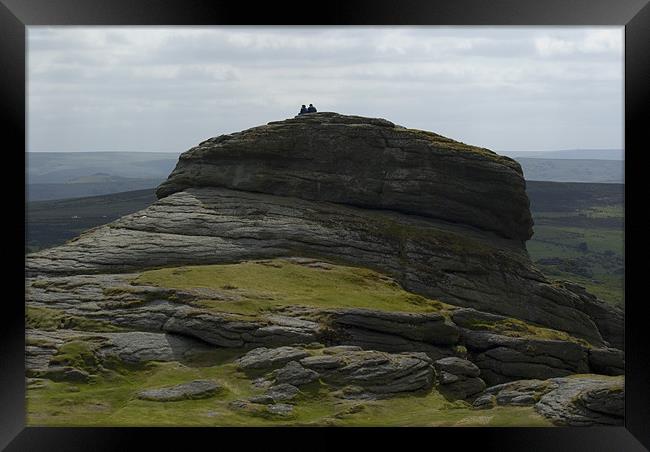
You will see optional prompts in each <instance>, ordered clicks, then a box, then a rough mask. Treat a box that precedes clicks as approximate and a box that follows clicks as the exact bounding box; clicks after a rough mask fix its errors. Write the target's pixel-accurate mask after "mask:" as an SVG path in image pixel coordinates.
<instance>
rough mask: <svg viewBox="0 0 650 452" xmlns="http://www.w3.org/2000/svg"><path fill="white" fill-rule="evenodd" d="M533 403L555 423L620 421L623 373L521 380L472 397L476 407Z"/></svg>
mask: <svg viewBox="0 0 650 452" xmlns="http://www.w3.org/2000/svg"><path fill="white" fill-rule="evenodd" d="M498 405H534V407H535V410H536V411H537V412H538V413H540V414H542V415H543V416H545V417H547V418H549V419H550V420H551V421H553V422H554V423H555V424H557V425H569V426H590V425H622V424H623V417H624V415H625V385H624V380H623V378H622V377H604V376H599V375H580V376H571V377H566V378H552V379H550V380H522V381H514V382H510V383H506V384H501V385H497V386H493V387H490V388H488V389H486V390H485V391H484V392H483V393H482V394H481V395H480V396H479V397H477V398H476V400H474V406H475V407H476V408H482V409H485V408H491V407H494V406H498Z"/></svg>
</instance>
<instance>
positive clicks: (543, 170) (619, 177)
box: [515, 157, 625, 184]
mask: <svg viewBox="0 0 650 452" xmlns="http://www.w3.org/2000/svg"><path fill="white" fill-rule="evenodd" d="M515 160H517V161H518V162H519V164H520V165H521V167H522V169H523V170H524V177H525V178H526V180H535V181H549V182H592V183H607V184H612V183H617V184H620V183H624V175H625V167H624V163H623V161H622V160H598V159H589V160H587V159H584V160H578V159H576V160H571V159H543V158H520V157H517V158H515Z"/></svg>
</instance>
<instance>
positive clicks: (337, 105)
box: [28, 27, 623, 151]
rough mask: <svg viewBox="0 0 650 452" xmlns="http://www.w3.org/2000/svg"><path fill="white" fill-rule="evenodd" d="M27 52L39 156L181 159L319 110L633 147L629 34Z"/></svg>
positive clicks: (311, 35) (461, 31) (48, 41)
mask: <svg viewBox="0 0 650 452" xmlns="http://www.w3.org/2000/svg"><path fill="white" fill-rule="evenodd" d="M28 45H29V47H28V59H29V60H28V90H29V91H28V115H29V116H28V137H29V139H28V140H29V146H30V149H31V150H38V151H47V150H52V151H54V150H78V151H81V150H94V149H118V150H119V149H123V150H150V151H154V150H166V151H182V150H185V149H187V148H189V147H191V146H193V145H194V144H196V143H197V142H199V141H201V140H202V139H205V138H207V137H209V136H214V135H218V134H220V133H224V132H232V131H236V130H241V129H244V128H248V127H252V126H255V125H259V124H262V123H265V122H268V121H271V120H277V119H281V118H283V117H290V116H293V115H294V114H295V113H296V109H297V108H298V107H299V106H300V104H303V103H310V102H312V103H314V104H315V105H316V106H317V107H318V108H319V109H320V110H329V111H332V110H333V111H339V112H343V113H350V114H363V115H366V116H379V117H385V118H387V119H390V120H393V121H394V122H397V123H398V124H403V125H405V126H411V127H419V128H425V129H430V130H434V131H436V132H439V133H443V134H446V135H448V136H450V137H452V138H455V139H458V140H461V141H465V142H470V143H475V144H479V145H482V146H486V147H490V148H493V149H496V150H498V149H540V148H544V147H548V148H558V147H560V148H571V147H583V148H586V147H616V146H620V145H621V143H622V105H623V103H622V102H623V99H622V95H623V94H622V86H623V85H622V74H623V72H622V64H623V63H622V29H620V28H616V29H613V28H594V29H585V28H566V27H564V28H547V27H532V28H510V27H501V28H485V27H457V28H455V27H444V28H443V27H393V28H390V27H346V28H342V27H336V28H331V27H262V28H255V27H191V28H189V27H188V28H186V27H167V28H161V27H87V28H84V27H48V28H45V27H29V28H28ZM585 118H588V120H586V119H585ZM572 125H575V127H572ZM572 130H573V132H571V131H572Z"/></svg>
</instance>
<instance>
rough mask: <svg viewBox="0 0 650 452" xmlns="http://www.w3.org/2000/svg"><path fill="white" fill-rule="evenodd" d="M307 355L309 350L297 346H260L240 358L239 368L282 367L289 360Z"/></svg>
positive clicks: (238, 361)
mask: <svg viewBox="0 0 650 452" xmlns="http://www.w3.org/2000/svg"><path fill="white" fill-rule="evenodd" d="M307 356H309V353H308V352H306V351H305V350H304V349H302V348H297V347H277V348H266V347H259V348H256V349H254V350H251V351H250V352H248V353H246V354H245V355H244V356H242V357H241V358H239V359H238V360H237V365H238V367H239V368H241V369H245V370H246V369H268V368H271V367H280V366H283V365H284V364H286V363H288V362H289V361H294V360H298V359H301V358H305V357H307Z"/></svg>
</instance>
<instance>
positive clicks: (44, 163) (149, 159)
mask: <svg viewBox="0 0 650 452" xmlns="http://www.w3.org/2000/svg"><path fill="white" fill-rule="evenodd" d="M177 160H178V154H175V153H165V152H29V153H27V158H26V163H27V165H26V176H27V183H28V186H27V190H26V198H27V199H28V200H29V201H45V200H54V199H68V198H80V197H85V196H97V195H106V194H110V193H119V192H125V191H132V190H142V189H147V188H153V187H156V186H158V185H160V183H161V182H162V181H163V180H165V179H166V178H167V175H168V174H169V173H170V172H171V171H172V170H173V169H174V166H175V165H176V162H177Z"/></svg>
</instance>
